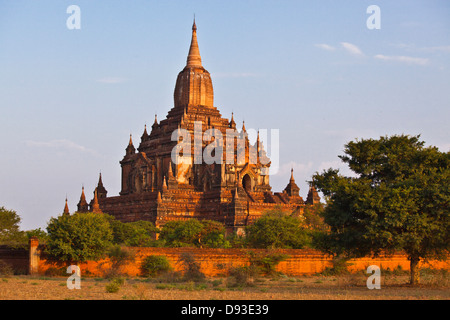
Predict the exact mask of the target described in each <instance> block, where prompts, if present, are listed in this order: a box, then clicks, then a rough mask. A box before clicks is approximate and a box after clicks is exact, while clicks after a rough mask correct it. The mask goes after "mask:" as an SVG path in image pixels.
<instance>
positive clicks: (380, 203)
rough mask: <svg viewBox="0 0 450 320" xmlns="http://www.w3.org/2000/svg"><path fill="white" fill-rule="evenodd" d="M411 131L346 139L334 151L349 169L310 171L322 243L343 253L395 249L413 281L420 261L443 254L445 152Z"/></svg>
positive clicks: (449, 225) (448, 229) (449, 173)
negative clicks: (340, 150)
mask: <svg viewBox="0 0 450 320" xmlns="http://www.w3.org/2000/svg"><path fill="white" fill-rule="evenodd" d="M419 138H420V136H413V137H411V136H407V135H401V136H392V137H380V139H378V140H374V139H367V140H364V139H362V140H361V141H355V142H349V143H348V144H346V145H345V149H344V153H345V155H343V156H339V158H340V159H341V160H342V161H343V162H344V163H346V164H347V165H348V166H349V168H350V169H351V170H352V171H353V172H354V176H352V177H346V176H342V175H341V174H339V170H335V169H331V168H330V169H328V170H326V171H324V172H323V173H322V174H319V173H316V174H315V175H314V177H313V178H314V183H315V185H316V187H317V188H318V189H319V190H320V191H321V192H322V193H323V194H324V195H325V196H326V197H327V198H328V202H327V205H326V207H325V209H324V213H323V214H324V218H325V222H326V223H327V224H328V225H329V226H330V233H329V234H327V235H326V237H325V239H323V241H322V244H323V246H324V249H325V250H327V251H329V252H333V253H335V254H344V255H346V256H348V257H361V256H365V255H369V254H371V255H375V256H376V255H378V254H380V253H381V252H385V253H387V254H389V253H392V252H394V251H397V250H402V251H404V252H405V253H406V254H407V255H408V259H409V260H410V267H411V268H410V269H411V275H410V283H411V284H416V283H418V277H417V266H418V263H419V261H420V260H422V259H424V260H426V259H429V258H438V259H439V258H443V257H445V256H446V255H447V254H448V252H449V245H450V242H449V241H448V240H449V238H450V237H449V233H450V221H449V209H448V205H449V199H450V192H449V186H450V169H449V163H450V153H449V152H446V153H445V152H440V151H439V150H438V148H436V147H424V144H425V143H424V142H423V141H420V140H419Z"/></svg>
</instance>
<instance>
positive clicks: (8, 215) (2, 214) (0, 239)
mask: <svg viewBox="0 0 450 320" xmlns="http://www.w3.org/2000/svg"><path fill="white" fill-rule="evenodd" d="M20 220H21V219H20V216H19V215H18V214H17V213H16V212H15V211H14V210H7V209H5V208H4V207H0V244H7V245H16V246H17V245H19V246H20V245H25V244H26V243H27V237H26V234H25V233H24V232H23V231H21V230H20V226H19V225H20Z"/></svg>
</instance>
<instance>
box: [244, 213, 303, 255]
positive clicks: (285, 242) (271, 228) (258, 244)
mask: <svg viewBox="0 0 450 320" xmlns="http://www.w3.org/2000/svg"><path fill="white" fill-rule="evenodd" d="M246 238H247V239H246V242H247V243H248V245H249V246H251V247H253V248H291V249H300V248H303V247H304V246H305V245H307V244H309V242H310V236H309V233H308V231H307V230H306V228H305V226H304V222H303V221H302V220H301V219H300V218H298V217H296V216H292V215H289V214H287V213H285V212H283V211H281V210H279V209H275V210H271V211H268V212H266V213H265V214H264V215H263V216H262V217H261V218H259V219H257V220H256V221H255V223H254V224H252V225H249V226H247V228H246Z"/></svg>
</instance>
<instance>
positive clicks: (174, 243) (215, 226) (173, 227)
mask: <svg viewBox="0 0 450 320" xmlns="http://www.w3.org/2000/svg"><path fill="white" fill-rule="evenodd" d="M160 240H161V241H165V243H166V245H167V246H169V247H188V246H196V247H207V248H228V247H229V246H230V243H229V242H228V241H227V240H226V239H225V228H224V226H223V225H222V224H221V223H220V222H217V221H211V220H203V221H199V220H197V219H189V220H187V221H169V222H167V223H166V224H165V225H164V226H163V228H162V230H161V233H160Z"/></svg>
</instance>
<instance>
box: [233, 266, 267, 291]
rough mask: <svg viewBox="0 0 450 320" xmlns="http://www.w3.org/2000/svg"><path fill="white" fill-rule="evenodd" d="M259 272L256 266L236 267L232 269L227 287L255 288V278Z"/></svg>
mask: <svg viewBox="0 0 450 320" xmlns="http://www.w3.org/2000/svg"><path fill="white" fill-rule="evenodd" d="M258 274H259V270H258V268H257V267H255V266H254V265H250V266H242V267H235V268H232V269H230V271H229V277H228V279H227V287H250V286H253V283H254V280H255V277H257V276H258Z"/></svg>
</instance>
